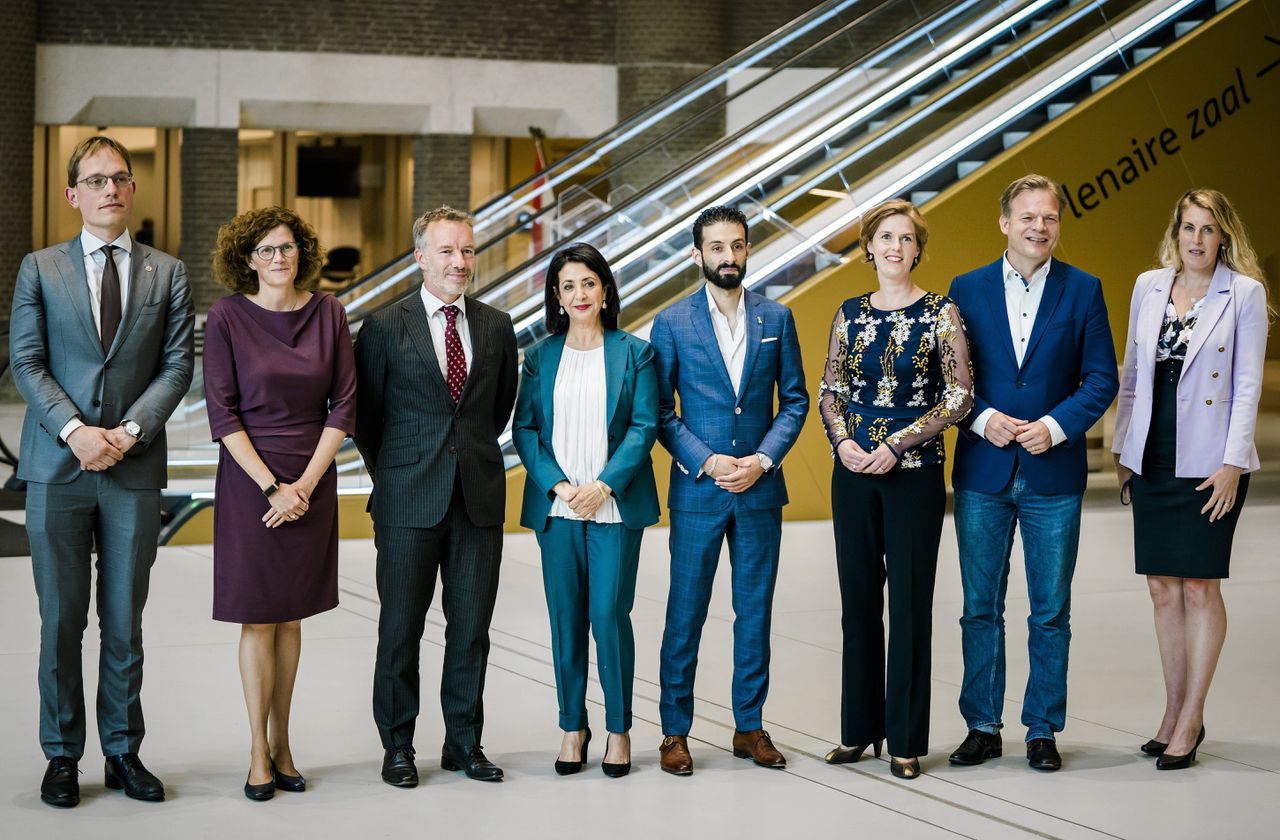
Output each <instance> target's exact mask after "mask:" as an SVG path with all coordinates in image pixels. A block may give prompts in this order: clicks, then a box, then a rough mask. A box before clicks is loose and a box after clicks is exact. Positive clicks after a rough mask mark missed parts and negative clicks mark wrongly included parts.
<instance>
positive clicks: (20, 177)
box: [0, 0, 36, 330]
mask: <svg viewBox="0 0 1280 840" xmlns="http://www.w3.org/2000/svg"><path fill="white" fill-rule="evenodd" d="M4 18H5V45H4V49H3V50H0V103H2V104H3V106H4V107H2V108H0V161H4V165H3V166H0V190H3V191H4V196H5V213H4V224H3V225H0V329H5V330H7V329H8V325H9V313H10V311H11V310H12V306H11V305H10V304H11V302H12V300H13V284H14V280H15V278H16V277H17V275H18V266H19V265H21V264H22V258H23V257H24V256H26V254H27V253H28V252H30V250H31V228H32V217H31V213H32V201H31V189H32V187H31V184H32V168H33V167H34V166H35V162H34V160H33V158H32V144H33V141H32V136H33V135H32V132H33V131H34V128H35V103H36V2H35V0H11V2H8V3H6V4H5V13H4Z"/></svg>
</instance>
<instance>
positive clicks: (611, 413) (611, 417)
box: [511, 330, 659, 532]
mask: <svg viewBox="0 0 1280 840" xmlns="http://www.w3.org/2000/svg"><path fill="white" fill-rule="evenodd" d="M564 339H565V337H564V336H563V335H553V336H551V337H550V338H548V339H546V340H545V341H542V342H540V343H539V344H538V345H536V346H535V347H532V348H530V349H529V350H528V351H527V352H526V353H525V354H524V367H523V369H522V370H521V376H520V392H519V394H518V395H517V397H516V415H515V420H514V421H513V422H512V424H511V439H512V441H513V442H514V443H515V446H516V452H518V453H520V460H521V461H522V462H523V463H524V467H525V473H526V474H525V480H524V502H523V507H522V509H521V511H520V524H521V525H523V526H525V527H526V528H531V529H533V530H534V531H539V532H541V531H545V530H546V528H547V519H548V516H549V515H550V513H551V504H552V501H553V499H554V497H555V494H554V493H553V492H552V489H551V488H553V487H555V486H556V484H558V483H560V482H561V481H567V480H568V479H567V477H566V476H565V474H564V470H562V469H560V465H559V464H558V463H557V462H556V456H555V454H554V452H553V450H552V448H551V430H552V423H553V420H554V417H555V385H556V372H557V371H558V370H559V369H560V357H561V355H562V354H563V353H564ZM604 378H605V388H606V392H607V397H606V399H607V402H608V414H607V418H608V419H607V421H606V426H607V428H608V430H609V460H608V462H607V463H606V464H605V467H604V469H603V470H602V471H601V473H600V475H598V476H596V478H598V479H599V480H600V481H603V482H604V483H605V484H607V485H609V489H611V490H612V491H613V496H614V499H615V500H616V501H617V504H618V513H619V515H620V516H621V517H622V523H623V524H624V525H626V526H627V527H628V528H635V529H640V528H644V527H646V526H648V525H652V524H653V523H655V522H657V521H658V514H659V511H658V490H657V487H656V485H655V484H654V480H653V461H652V459H651V458H650V457H649V452H650V450H652V449H653V442H654V440H655V438H656V437H657V434H658V385H657V379H656V377H655V376H654V369H653V348H652V347H650V346H649V344H648V343H647V342H645V341H644V340H642V339H639V338H636V337H635V336H633V335H630V334H629V333H625V332H623V331H622V330H605V333H604Z"/></svg>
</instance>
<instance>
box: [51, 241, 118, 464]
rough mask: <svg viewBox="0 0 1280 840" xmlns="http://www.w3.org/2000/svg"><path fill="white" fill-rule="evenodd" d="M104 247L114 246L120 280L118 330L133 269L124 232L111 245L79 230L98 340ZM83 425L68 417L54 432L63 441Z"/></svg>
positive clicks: (90, 305)
mask: <svg viewBox="0 0 1280 840" xmlns="http://www.w3.org/2000/svg"><path fill="white" fill-rule="evenodd" d="M107 244H111V245H114V246H116V250H115V252H114V253H113V254H112V256H113V257H114V259H115V261H116V274H118V275H119V277H120V316H121V319H122V320H121V324H120V326H121V327H123V326H124V322H123V317H124V313H125V312H128V311H129V271H130V269H131V268H132V266H133V240H132V239H131V238H130V237H129V231H127V230H126V231H125V232H124V233H122V234H120V235H119V236H118V237H116V239H115V241H114V242H111V243H107V242H104V241H102V240H101V239H99V238H98V237H96V236H94V235H93V234H92V233H89V231H87V230H85V229H83V228H81V230H80V249H81V250H82V251H84V277H85V281H86V282H87V283H88V284H89V311H90V312H92V313H93V326H94V329H96V330H97V331H98V335H99V336H101V335H102V271H103V269H104V268H105V267H106V264H107V262H106V261H107V255H106V254H104V253H103V252H102V247H103V246H104V245H107ZM125 419H126V420H130V419H132V418H129V417H126V418H125ZM83 425H84V422H83V421H82V420H81V419H80V418H79V417H72V418H71V419H70V420H68V421H67V422H66V425H64V426H63V427H62V430H61V431H59V432H58V437H60V438H62V439H63V440H64V441H65V440H66V439H67V436H68V435H70V434H71V433H72V432H74V431H75V430H76V429H78V428H80V427H81V426H83Z"/></svg>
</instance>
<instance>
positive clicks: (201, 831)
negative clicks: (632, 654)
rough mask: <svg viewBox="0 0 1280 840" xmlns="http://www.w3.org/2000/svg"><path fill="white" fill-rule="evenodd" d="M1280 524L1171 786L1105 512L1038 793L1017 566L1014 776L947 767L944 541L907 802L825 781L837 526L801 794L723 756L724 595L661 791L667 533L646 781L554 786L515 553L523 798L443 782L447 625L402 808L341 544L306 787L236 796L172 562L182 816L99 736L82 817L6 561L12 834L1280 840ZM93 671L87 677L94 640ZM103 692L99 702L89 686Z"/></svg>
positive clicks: (240, 755) (809, 531)
mask: <svg viewBox="0 0 1280 840" xmlns="http://www.w3.org/2000/svg"><path fill="white" fill-rule="evenodd" d="M1277 516H1280V505H1277V504H1276V502H1275V500H1274V498H1272V499H1261V500H1259V502H1258V503H1257V504H1251V505H1250V506H1249V507H1248V508H1247V509H1246V511H1245V513H1244V516H1243V518H1242V520H1241V526H1240V530H1239V532H1238V535H1237V549H1236V552H1235V565H1234V568H1233V576H1232V578H1231V580H1230V581H1229V582H1228V584H1227V585H1226V586H1225V587H1224V590H1225V592H1226V597H1227V601H1228V609H1229V613H1230V618H1231V629H1230V633H1229V638H1228V640H1227V647H1226V651H1225V653H1224V655H1223V658H1222V663H1221V665H1220V667H1219V671H1218V679H1217V681H1216V683H1215V685H1214V690H1213V693H1212V695H1211V697H1210V702H1209V709H1208V719H1207V723H1208V731H1209V736H1208V739H1207V741H1206V742H1205V744H1204V747H1203V748H1202V749H1201V760H1200V763H1199V765H1198V766H1196V767H1195V768H1194V769H1192V770H1190V771H1186V772H1179V773H1157V772H1156V771H1155V769H1154V767H1153V762H1152V760H1151V759H1148V758H1145V757H1143V756H1142V755H1141V754H1140V753H1138V751H1137V745H1138V744H1140V743H1142V742H1143V741H1145V740H1146V739H1147V738H1148V737H1149V736H1150V735H1151V734H1152V733H1153V728H1154V727H1155V725H1156V724H1157V723H1158V720H1159V715H1160V710H1161V703H1162V700H1163V691H1162V688H1161V684H1160V678H1159V666H1158V662H1157V659H1156V651H1155V639H1154V636H1153V634H1152V630H1151V619H1150V605H1149V602H1148V600H1147V596H1146V594H1145V587H1144V585H1143V582H1142V580H1141V579H1140V578H1138V577H1136V576H1135V575H1134V574H1133V572H1132V561H1131V549H1130V539H1131V530H1130V525H1129V520H1128V514H1127V512H1126V511H1121V510H1115V509H1111V508H1105V507H1092V506H1091V507H1089V508H1087V509H1086V513H1085V525H1084V533H1083V537H1082V545H1081V553H1080V564H1079V571H1078V573H1077V576H1076V586H1075V600H1074V610H1073V612H1074V615H1073V618H1074V621H1073V624H1074V630H1075V640H1074V645H1073V649H1072V654H1073V655H1072V665H1071V699H1070V709H1069V711H1070V720H1069V722H1068V727H1067V730H1066V732H1064V733H1063V734H1062V735H1061V736H1060V741H1059V742H1060V744H1061V746H1062V748H1063V757H1064V760H1065V762H1066V766H1065V768H1064V769H1063V771H1062V772H1059V773H1057V774H1052V775H1042V774H1037V773H1034V772H1032V771H1030V770H1028V769H1027V767H1026V763H1025V760H1024V759H1023V758H1022V756H1021V754H1020V753H1021V745H1020V742H1021V740H1022V735H1023V732H1022V730H1021V728H1020V726H1019V725H1018V723H1017V721H1018V717H1019V698H1020V697H1021V693H1022V680H1023V679H1024V678H1025V674H1026V652H1025V637H1026V629H1025V622H1024V621H1023V617H1024V616H1025V609H1026V599H1025V587H1024V586H1023V585H1022V583H1021V581H1020V575H1021V569H1020V566H1019V565H1017V564H1016V563H1015V570H1014V576H1013V582H1012V584H1011V586H1010V593H1009V616H1010V622H1009V652H1010V662H1009V677H1010V680H1009V691H1010V699H1009V700H1008V702H1007V706H1006V710H1005V718H1006V721H1008V723H1009V725H1008V727H1007V728H1006V732H1005V734H1006V736H1007V738H1006V747H1007V754H1006V756H1005V757H1004V758H1003V759H1000V760H996V761H992V762H988V764H986V765H984V766H982V767H976V768H966V769H958V768H951V767H949V766H948V765H947V762H946V754H947V753H948V752H949V751H950V750H951V749H952V748H953V747H954V746H955V745H956V744H957V743H958V742H959V740H960V739H961V738H962V737H963V736H964V724H963V722H962V721H961V719H960V717H959V715H958V713H957V711H956V704H955V700H956V693H957V686H958V684H959V681H960V675H961V662H960V644H959V628H958V625H957V621H956V620H957V617H958V615H959V610H960V587H959V579H958V574H957V570H956V552H955V546H954V536H953V532H952V530H951V527H950V523H948V526H947V528H946V529H945V531H944V544H943V549H942V556H941V562H940V566H939V573H938V587H937V601H936V617H935V632H934V683H933V688H934V702H933V724H932V739H931V740H932V752H931V754H930V755H929V756H928V758H926V759H925V761H924V769H925V771H926V774H925V776H924V777H923V778H921V779H919V780H917V781H916V782H913V783H904V782H899V781H897V780H895V779H893V778H892V777H891V776H890V775H889V772H888V765H887V763H885V761H883V760H882V761H873V760H865V759H864V760H863V762H861V763H859V764H857V765H851V766H845V767H830V766H827V765H825V764H824V763H822V761H821V756H822V754H823V753H824V752H825V751H826V750H827V749H828V748H829V746H830V745H831V744H832V743H834V741H835V739H836V738H837V736H838V733H839V724H838V714H837V710H838V702H839V688H838V685H839V649H840V630H839V609H838V598H837V591H836V582H835V572H834V567H833V562H832V537H831V528H830V523H826V522H815V523H800V524H790V525H787V526H786V533H785V537H784V541H783V554H784V562H783V568H782V570H781V574H780V576H779V586H778V594H777V601H776V606H775V620H774V637H773V657H774V658H773V683H772V685H773V688H772V692H771V695H770V699H769V703H768V705H767V706H766V709H765V713H766V719H767V720H766V726H767V728H768V729H769V730H770V731H771V732H772V733H773V736H774V739H775V741H776V742H777V744H778V745H779V747H780V748H781V749H782V750H783V751H784V752H785V753H786V754H787V755H788V757H789V759H790V766H789V768H788V769H787V770H786V771H785V772H778V771H768V770H764V769H760V768H756V767H754V766H753V765H751V764H749V763H748V762H745V761H741V760H737V759H734V758H733V757H732V755H731V754H730V753H729V751H728V743H729V738H730V735H731V731H732V716H731V714H730V712H729V708H728V705H729V667H730V649H729V633H730V622H731V618H732V616H731V613H730V611H729V605H728V598H727V595H728V593H727V589H726V587H725V586H724V584H725V580H724V578H725V576H724V575H723V574H722V575H721V577H720V579H718V581H717V586H718V588H717V593H716V600H715V602H714V604H713V606H712V618H711V620H710V621H709V622H708V625H707V629H706V633H705V636H704V641H703V646H702V653H703V655H702V659H701V670H700V673H699V679H698V691H697V695H698V707H697V712H698V720H697V721H696V723H695V726H694V731H693V733H692V744H691V746H692V749H693V754H694V759H695V762H696V764H697V771H696V773H695V774H694V775H693V776H692V777H691V778H687V779H677V778H673V777H671V776H668V775H666V774H664V773H661V772H660V771H659V770H658V766H657V745H658V742H659V740H660V732H659V728H658V726H657V702H656V700H657V693H658V691H657V673H658V644H659V640H660V638H661V632H662V621H663V609H664V605H665V602H666V579H667V574H666V562H667V551H666V538H667V534H666V532H665V531H664V530H660V529H653V530H652V531H651V532H650V533H649V534H648V535H647V536H646V539H645V544H644V555H643V560H642V569H641V574H640V581H639V588H638V592H637V599H636V607H635V612H634V620H635V626H636V638H637V648H638V650H637V659H638V662H637V684H636V702H635V712H636V724H635V729H634V731H633V739H634V745H635V760H636V767H635V769H634V770H633V772H632V774H631V775H630V776H629V777H627V778H625V779H620V780H611V779H607V778H605V777H604V776H603V774H601V773H600V771H599V768H598V764H599V760H600V755H601V750H600V749H597V746H599V747H600V748H601V749H602V748H603V743H602V739H601V740H600V741H597V742H596V743H593V745H592V754H591V756H590V767H589V770H588V772H586V773H584V774H581V775H578V776H571V777H566V778H560V777H557V776H556V775H555V774H554V772H553V771H552V768H551V762H552V760H553V759H554V758H555V754H556V750H557V747H558V743H559V736H558V732H557V730H556V708H555V692H554V688H553V686H552V674H551V668H550V664H549V662H550V652H549V642H548V628H547V618H546V607H545V603H544V600H543V595H542V589H541V580H540V575H539V570H538V558H537V549H536V546H535V544H534V542H533V540H532V538H531V537H530V536H528V535H518V536H511V537H509V538H508V540H507V544H506V557H505V561H504V567H503V577H502V589H501V594H500V597H499V601H498V606H497V614H496V617H495V620H494V630H493V654H492V659H491V661H490V668H489V682H488V690H487V692H486V700H487V709H486V713H487V714H486V716H487V719H488V723H487V726H486V732H485V747H486V749H487V752H488V754H489V756H490V757H491V758H493V759H494V760H495V761H496V762H497V763H499V764H500V765H501V766H503V767H504V768H505V769H506V771H507V781H506V782H504V783H503V784H501V785H485V784H480V783H477V782H472V781H469V780H467V779H466V778H464V777H462V776H461V775H460V774H456V773H446V772H443V771H441V770H440V769H439V764H438V759H437V757H436V755H435V751H436V748H437V745H438V744H439V743H440V740H441V731H442V729H441V725H440V717H439V707H438V704H437V702H436V700H435V692H436V686H437V680H438V675H439V671H440V656H441V643H442V638H443V625H442V622H443V617H442V616H441V615H440V614H439V612H438V611H433V614H432V616H431V618H430V623H429V626H428V631H427V638H426V639H425V640H424V642H423V648H422V649H423V666H424V671H423V673H424V677H425V679H424V685H425V690H424V699H425V702H424V714H423V715H422V717H421V718H420V722H419V730H418V738H417V746H418V749H419V762H418V764H419V768H420V770H421V771H422V773H423V781H424V784H423V785H422V786H421V787H419V788H417V789H416V790H395V789H392V788H389V787H387V786H386V785H384V784H382V782H381V781H380V780H379V778H378V769H379V762H380V759H381V750H380V748H379V744H378V738H377V734H376V732H375V730H374V727H373V724H372V721H371V718H370V699H369V694H370V680H371V675H372V668H373V658H374V648H375V620H376V614H377V599H376V595H375V594H374V591H373V588H372V585H373V549H372V546H371V544H370V543H369V542H367V541H351V542H347V543H344V544H343V547H342V575H343V577H342V581H341V586H342V590H343V591H342V606H341V607H340V608H339V609H337V610H334V611H332V612H330V613H327V614H325V615H322V616H318V617H316V618H314V619H311V620H308V621H307V622H306V624H305V627H304V637H305V641H304V649H303V659H302V668H301V673H300V675H299V681H298V687H297V695H296V699H295V711H294V734H293V742H294V754H295V756H296V758H297V761H298V763H299V766H300V768H301V769H302V770H303V772H304V773H305V774H306V775H307V776H308V778H309V779H310V781H311V789H310V790H309V791H308V792H307V793H306V794H304V795H296V794H292V795H291V794H284V793H281V794H278V795H277V796H276V798H275V799H274V800H273V801H271V802H268V803H262V804H258V803H251V802H248V801H247V800H245V799H244V798H243V796H242V795H241V793H240V786H241V785H242V783H243V781H244V773H245V772H246V769H247V758H246V755H247V735H246V726H245V723H244V712H243V705H242V702H241V698H240V683H239V679H238V676H237V672H236V660H235V642H236V637H237V630H236V628H235V627H234V626H229V625H224V624H218V623H215V622H213V621H211V620H210V619H209V618H208V615H209V605H210V590H211V580H210V559H209V550H208V549H207V548H202V549H191V548H165V549H162V550H161V556H160V559H159V561H158V562H157V565H156V568H155V571H154V573H153V575H152V590H151V599H150V603H149V605H148V607H147V613H146V624H145V627H146V631H145V632H146V638H147V648H146V649H147V669H146V674H147V676H146V688H145V691H144V695H143V696H144V701H145V704H146V710H147V724H148V736H147V740H146V743H145V745H144V750H143V757H144V759H145V760H146V761H147V763H148V765H149V766H150V767H151V768H152V769H153V770H155V771H156V773H157V774H158V775H159V776H160V777H161V778H163V779H164V780H165V782H166V783H167V785H168V789H169V799H168V801H167V802H165V803H163V804H146V803H138V802H133V801H130V800H127V799H126V798H125V797H124V796H123V795H122V794H119V793H113V792H109V791H106V790H105V789H104V788H103V786H102V774H101V765H100V762H99V758H98V756H97V753H96V744H94V743H92V739H91V745H90V748H89V752H88V755H87V756H86V759H85V761H84V762H83V763H82V769H83V770H84V775H83V776H82V777H81V783H82V789H83V796H84V801H83V802H82V804H81V805H80V807H78V808H75V809H72V810H69V811H60V810H55V809H52V808H49V807H47V806H45V805H43V804H42V803H41V802H40V800H39V796H38V791H37V789H38V785H39V780H40V776H41V773H42V772H43V768H44V761H43V759H42V757H41V755H40V750H39V745H38V743H37V740H36V734H35V733H36V694H35V659H36V645H37V622H38V619H37V614H36V603H35V596H34V592H33V590H32V585H31V573H30V566H29V562H28V561H27V560H26V559H25V558H2V559H0V673H2V674H3V683H2V685H0V743H3V744H4V752H3V755H4V761H3V763H0V789H2V790H3V791H4V794H3V796H0V836H3V837H5V838H29V837H58V838H76V837H94V838H114V837H131V838H132V837H136V838H162V837H163V838H187V837H218V838H225V837H231V836H237V835H239V836H243V837H246V838H248V837H260V836H267V835H268V834H278V835H280V836H309V837H314V838H326V837H340V836H351V835H358V836H360V837H365V838H373V837H385V836H401V835H406V834H407V835H409V836H434V837H441V836H448V835H452V834H454V833H455V832H457V831H460V830H466V831H471V830H475V831H478V832H480V833H482V834H484V835H487V836H516V837H556V838H560V837H569V836H576V835H580V834H587V833H593V834H599V835H601V836H607V837H622V838H625V837H652V836H660V835H663V834H665V833H667V832H678V833H679V834H681V835H685V834H692V836H695V837H697V836H704V837H724V836H730V835H743V834H746V835H752V836H754V835H760V836H774V837H776V836H786V835H789V834H797V833H805V834H807V833H810V832H815V831H829V832H832V833H834V832H840V833H841V834H848V835H858V836H876V837H886V836H894V837H903V838H916V837H921V838H929V837H956V836H960V837H971V838H1002V837H1028V836H1034V837H1064V838H1067V837H1070V838H1075V837H1081V838H1083V837H1126V838H1138V837H1161V838H1176V837H1201V836H1230V835H1237V834H1240V835H1244V836H1259V835H1260V834H1261V835H1262V836H1265V835H1266V834H1268V833H1271V832H1272V831H1274V824H1275V823H1276V822H1277V821H1280V775H1278V774H1277V771H1278V770H1280V720H1278V716H1277V715H1276V713H1275V709H1276V706H1277V698H1280V645H1277V644H1276V638H1277V630H1280V619H1278V618H1277V617H1276V610H1275V607H1274V605H1275V604H1276V603H1277V601H1280V569H1278V568H1277V566H1276V563H1275V560H1274V558H1275V556H1276V552H1275V541H1276V537H1277V535H1278V534H1280V532H1278V531H1277V529H1276V526H1275V522H1276V517H1277ZM85 653H86V659H87V660H89V661H94V660H96V653H97V651H96V647H95V645H94V643H93V640H92V639H87V640H86V651H85ZM90 670H92V667H90ZM89 680H90V685H92V684H93V682H92V680H93V674H92V673H90V674H89ZM590 701H591V702H590V704H589V705H590V707H591V714H592V716H593V721H594V722H595V724H596V729H597V731H598V736H597V737H598V738H599V737H600V736H602V735H603V710H602V707H601V705H600V701H601V697H600V694H599V691H598V689H597V687H596V686H594V685H593V686H592V688H591V697H590ZM90 708H92V698H90ZM90 714H92V712H90ZM91 726H92V723H91ZM1268 825H1272V826H1273V828H1272V829H1267V828H1266V826H1268Z"/></svg>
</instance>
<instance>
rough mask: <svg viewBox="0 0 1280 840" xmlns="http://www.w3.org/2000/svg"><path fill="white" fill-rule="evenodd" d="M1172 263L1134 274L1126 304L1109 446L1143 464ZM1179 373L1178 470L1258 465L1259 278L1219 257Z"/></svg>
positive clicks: (1262, 311)
mask: <svg viewBox="0 0 1280 840" xmlns="http://www.w3.org/2000/svg"><path fill="white" fill-rule="evenodd" d="M1173 277H1174V269H1172V268H1160V269H1156V270H1155V271H1148V272H1145V273H1143V274H1140V275H1138V279H1137V280H1136V281H1135V282H1134V285H1133V302H1132V303H1131V304H1130V307H1129V337H1128V339H1127V340H1126V341H1125V353H1124V368H1123V370H1122V372H1121V376H1120V396H1119V407H1118V408H1119V410H1118V413H1117V414H1116V433H1115V439H1114V441H1113V443H1112V451H1113V452H1115V453H1116V454H1118V455H1119V456H1120V463H1121V464H1122V465H1124V466H1126V467H1128V468H1129V469H1131V470H1133V471H1134V472H1136V473H1140V472H1142V453H1143V450H1144V448H1145V447H1146V444H1147V432H1148V430H1149V429H1150V427H1151V397H1152V384H1153V381H1154V377H1155V363H1156V362H1155V359H1156V341H1157V339H1158V338H1159V335H1160V325H1161V323H1162V322H1163V320H1164V310H1165V305H1166V304H1167V303H1168V301H1169V292H1170V290H1171V289H1172V288H1173ZM1206 297H1207V298H1208V300H1206V301H1205V306H1204V310H1203V311H1202V312H1201V314H1200V317H1199V318H1198V319H1197V320H1196V325H1195V329H1194V330H1193V331H1192V333H1191V343H1190V344H1189V345H1188V347H1187V358H1186V361H1185V362H1183V367H1182V378H1181V379H1180V380H1179V381H1178V456H1177V464H1176V466H1175V470H1174V473H1175V475H1177V476H1178V477H1179V478H1205V477H1207V476H1210V475H1212V474H1213V473H1214V472H1216V471H1217V470H1218V469H1219V468H1220V467H1222V466H1223V465H1224V464H1231V465H1233V466H1237V467H1240V468H1241V469H1243V470H1244V471H1245V472H1252V471H1254V470H1256V469H1258V466H1259V464H1258V449H1257V447H1256V446H1254V444H1253V430H1254V424H1255V423H1256V422H1257V419H1258V398H1259V397H1260V395H1261V391H1262V361H1263V358H1264V357H1265V355H1266V349H1267V296H1266V291H1265V290H1264V289H1263V286H1262V284H1261V283H1259V282H1258V281H1257V280H1254V279H1253V278H1251V277H1245V276H1244V275H1243V274H1236V273H1235V272H1234V271H1232V270H1231V269H1229V268H1227V267H1226V266H1224V265H1223V264H1222V263H1221V262H1219V263H1218V267H1217V268H1216V269H1215V270H1214V272H1213V280H1212V281H1210V283H1209V291H1208V292H1207V293H1206Z"/></svg>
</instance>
